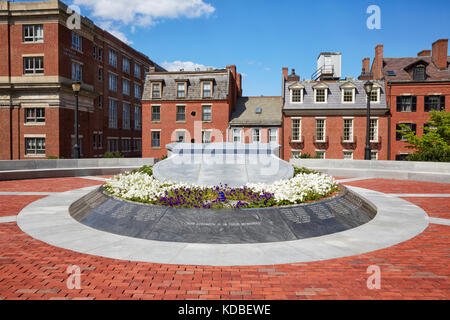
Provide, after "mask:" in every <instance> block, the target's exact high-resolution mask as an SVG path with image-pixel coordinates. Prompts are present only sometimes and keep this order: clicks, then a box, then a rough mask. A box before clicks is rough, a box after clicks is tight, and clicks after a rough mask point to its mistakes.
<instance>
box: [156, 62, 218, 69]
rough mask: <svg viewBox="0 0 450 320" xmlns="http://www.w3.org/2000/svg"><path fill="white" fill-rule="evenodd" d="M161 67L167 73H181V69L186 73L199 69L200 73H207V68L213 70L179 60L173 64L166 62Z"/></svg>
mask: <svg viewBox="0 0 450 320" xmlns="http://www.w3.org/2000/svg"><path fill="white" fill-rule="evenodd" d="M161 65H162V67H163V68H164V69H166V70H167V71H180V70H181V69H183V70H184V71H196V70H197V69H199V70H200V71H205V70H206V69H207V68H212V67H207V66H205V65H203V64H199V63H195V62H191V61H179V60H177V61H173V62H168V61H164V62H163V63H162V64H161Z"/></svg>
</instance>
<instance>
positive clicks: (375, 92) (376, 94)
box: [370, 88, 381, 103]
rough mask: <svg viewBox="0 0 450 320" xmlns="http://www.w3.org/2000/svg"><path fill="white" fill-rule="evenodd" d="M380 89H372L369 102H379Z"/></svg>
mask: <svg viewBox="0 0 450 320" xmlns="http://www.w3.org/2000/svg"><path fill="white" fill-rule="evenodd" d="M380 92H381V91H380V88H374V89H373V90H372V92H371V93H370V102H373V103H378V102H380V99H379V96H380Z"/></svg>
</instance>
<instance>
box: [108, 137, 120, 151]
mask: <svg viewBox="0 0 450 320" xmlns="http://www.w3.org/2000/svg"><path fill="white" fill-rule="evenodd" d="M107 140H108V147H107V148H108V149H107V150H108V152H113V153H115V152H118V151H119V139H118V138H108V139H107Z"/></svg>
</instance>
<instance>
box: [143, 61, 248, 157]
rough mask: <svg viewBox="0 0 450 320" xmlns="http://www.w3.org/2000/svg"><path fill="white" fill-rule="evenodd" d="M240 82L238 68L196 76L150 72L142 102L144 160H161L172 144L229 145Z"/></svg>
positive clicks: (240, 92)
mask: <svg viewBox="0 0 450 320" xmlns="http://www.w3.org/2000/svg"><path fill="white" fill-rule="evenodd" d="M241 79H242V77H241V75H240V74H239V73H237V72H236V66H228V67H227V68H226V69H215V70H206V71H194V72H187V71H179V72H157V70H154V69H153V68H151V69H150V72H149V73H148V74H147V79H146V83H145V86H144V94H143V98H142V106H143V113H142V121H143V122H142V129H143V134H142V143H143V156H144V157H156V158H161V157H163V156H165V155H167V150H166V148H165V146H166V145H167V144H169V143H172V142H188V143H189V142H196V143H208V142H223V141H226V139H227V138H226V137H227V130H228V126H229V120H230V117H231V114H232V112H233V111H234V109H235V106H236V102H237V100H238V99H239V98H240V97H241V95H242V87H241Z"/></svg>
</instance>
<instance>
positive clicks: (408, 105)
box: [359, 39, 450, 160]
mask: <svg viewBox="0 0 450 320" xmlns="http://www.w3.org/2000/svg"><path fill="white" fill-rule="evenodd" d="M449 63H450V57H449V56H448V39H441V40H438V41H436V42H434V43H433V45H432V50H423V51H421V52H419V53H418V54H417V56H416V57H403V58H385V57H384V56H383V45H382V44H380V45H378V46H377V47H376V49H375V58H374V60H373V62H372V67H370V58H365V59H364V60H363V70H362V74H361V76H360V77H359V79H361V80H367V79H372V80H373V79H377V80H383V81H384V82H385V86H386V91H387V92H386V96H387V105H388V108H389V109H390V119H389V121H390V126H389V136H390V141H391V143H390V150H389V155H388V160H404V159H405V157H406V156H407V155H408V153H410V152H411V150H410V149H408V148H406V146H407V145H408V144H407V143H406V142H404V141H403V137H402V136H401V135H400V134H398V133H397V129H399V125H400V124H401V123H404V124H407V125H409V126H410V127H411V128H412V129H413V130H415V131H416V132H417V134H418V136H422V134H423V132H424V130H426V128H424V124H425V123H426V122H427V121H428V120H429V112H430V111H432V110H437V111H443V110H446V111H448V110H450V68H449Z"/></svg>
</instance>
